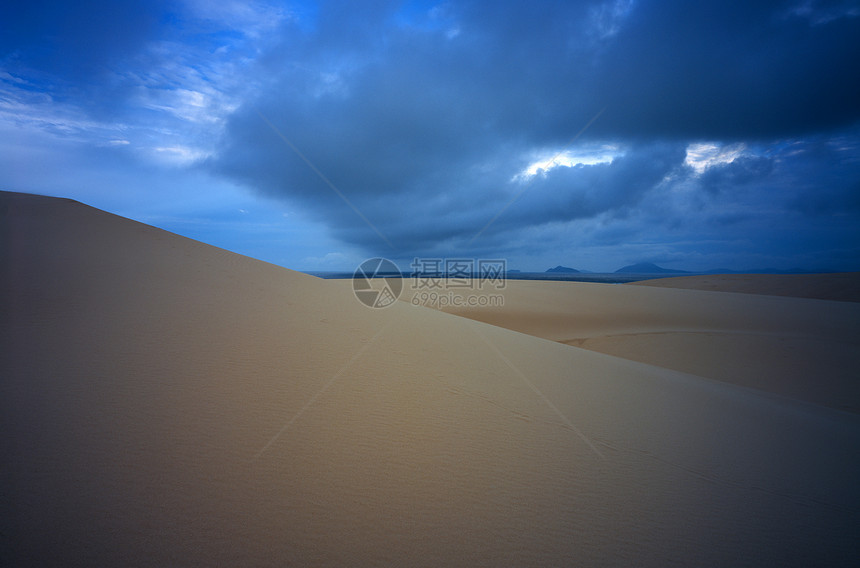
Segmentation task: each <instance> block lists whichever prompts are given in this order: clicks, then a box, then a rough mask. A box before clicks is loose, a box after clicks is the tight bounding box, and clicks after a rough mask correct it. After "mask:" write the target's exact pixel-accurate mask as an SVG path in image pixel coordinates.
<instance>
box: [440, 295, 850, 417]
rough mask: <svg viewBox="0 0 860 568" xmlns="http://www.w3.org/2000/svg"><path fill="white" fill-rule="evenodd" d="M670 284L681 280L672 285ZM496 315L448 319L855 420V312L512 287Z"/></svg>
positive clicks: (816, 305) (775, 300)
mask: <svg viewBox="0 0 860 568" xmlns="http://www.w3.org/2000/svg"><path fill="white" fill-rule="evenodd" d="M667 280H678V279H675V278H672V279H667ZM483 293H485V294H490V293H499V294H501V296H503V299H504V305H503V306H500V307H495V306H488V307H466V302H465V297H466V296H468V295H470V294H473V292H472V291H469V290H464V291H462V292H460V293H459V295H460V296H461V297H463V298H464V300H463V301H462V302H461V305H460V306H454V307H452V305H453V304H454V302H451V301H450V299H449V300H448V301H449V304H451V305H449V306H448V307H442V309H443V310H444V311H446V312H450V313H453V314H457V315H461V316H465V317H468V318H471V319H475V320H479V321H483V322H486V323H490V324H493V325H497V326H500V327H505V328H508V329H511V330H516V331H519V332H522V333H527V334H530V335H534V336H536V337H541V338H544V339H550V340H553V341H558V342H561V343H566V344H568V345H572V346H575V347H582V348H585V349H589V350H592V351H598V352H601V353H606V354H608V355H614V356H616V357H623V358H625V359H630V360H633V361H639V362H642V363H647V364H650V365H656V366H659V367H664V368H668V369H674V370H677V371H682V372H685V373H690V374H694V375H698V376H701V377H705V378H710V379H716V380H720V381H725V382H729V383H733V384H736V385H739V386H743V387H748V388H754V389H760V390H763V391H767V392H770V393H773V394H777V395H780V396H786V397H791V398H794V399H797V400H802V401H806V402H814V403H816V404H822V405H826V406H830V407H833V408H836V409H840V410H845V411H849V412H855V413H857V412H860V380H858V374H857V369H858V368H860V304H857V303H850V302H835V301H824V300H811V299H802V298H789V297H777V296H766V295H753V294H738V293H725V292H714V291H699V290H684V289H672V288H668V287H653V286H631V285H628V284H623V285H611V284H590V283H583V282H548V281H522V280H509V281H508V282H507V283H506V286H505V289H504V290H501V291H492V290H487V291H485V292H483Z"/></svg>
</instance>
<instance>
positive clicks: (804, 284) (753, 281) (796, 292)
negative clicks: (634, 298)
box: [630, 272, 860, 302]
mask: <svg viewBox="0 0 860 568" xmlns="http://www.w3.org/2000/svg"><path fill="white" fill-rule="evenodd" d="M630 284H631V285H633V286H658V287H661V288H684V289H688V290H711V291H713V292H738V293H742V294H766V295H769V296H791V297H793V298H815V299H818V300H836V301H842V302H860V272H838V273H834V274H711V275H705V276H676V277H674V278H657V279H654V280H643V281H641V282H631V283H630Z"/></svg>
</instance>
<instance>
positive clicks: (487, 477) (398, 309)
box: [0, 194, 860, 566]
mask: <svg viewBox="0 0 860 568" xmlns="http://www.w3.org/2000/svg"><path fill="white" fill-rule="evenodd" d="M630 288H631V289H635V288H632V287H630ZM641 290H645V289H644V288H643V289H641ZM652 291H653V292H659V293H671V292H670V291H666V290H652ZM632 301H633V300H632V299H631V302H632ZM0 302H2V303H0V313H2V318H0V377H2V379H1V380H0V421H2V422H0V444H2V451H3V454H2V455H3V456H4V459H3V462H2V467H1V468H0V563H2V564H3V565H28V566H30V565H40V566H50V565H63V566H68V565H127V566H134V565H145V566H155V565H158V566H163V565H178V566H186V565H188V566H190V565H222V566H223V565H237V566H239V565H241V566H249V565H256V566H263V565H271V566H283V565H290V564H294V565H331V566H343V565H405V566H409V565H415V566H418V565H434V566H439V565H443V566H447V565H452V566H457V565H461V566H475V565H518V566H528V565H534V566H537V565H543V566H545V565H617V566H622V565H624V566H627V565H642V566H667V565H678V566H681V565H684V566H689V565H699V566H709V565H713V566H725V565H763V564H767V563H776V564H779V565H809V564H823V563H828V562H830V563H840V562H841V563H848V562H849V561H850V560H851V559H854V558H856V557H857V554H858V553H860V545H858V543H857V542H856V538H855V537H856V534H857V531H858V528H860V505H858V503H860V490H859V489H858V487H857V484H856V479H857V478H858V475H860V457H858V453H857V448H858V447H860V419H858V417H857V416H856V415H854V414H849V413H844V412H839V411H835V410H832V409H830V408H826V407H823V406H820V405H813V404H808V403H805V402H797V401H793V400H788V399H785V398H780V397H773V396H770V395H768V394H766V393H763V392H759V391H754V390H750V389H745V388H738V387H735V386H733V385H730V384H726V383H723V382H716V381H710V380H706V379H701V378H698V377H695V376H692V375H687V374H683V373H679V372H674V371H670V370H666V369H660V368H658V367H653V366H648V365H642V364H639V363H635V362H632V361H627V360H623V359H618V358H615V357H610V356H606V355H602V354H599V353H593V352H590V351H586V350H582V349H575V348H571V347H570V346H567V345H563V344H561V343H557V342H553V341H547V340H545V339H541V338H538V337H533V336H530V335H524V334H521V333H517V332H514V331H509V330H506V329H502V328H499V327H494V326H490V325H487V324H484V323H481V322H478V321H472V320H468V319H465V318H458V317H455V316H452V315H449V314H445V313H441V312H439V311H435V310H430V309H424V308H417V307H413V306H411V305H409V304H406V303H398V304H396V305H395V306H393V307H391V308H387V309H385V310H371V309H368V308H365V307H364V306H362V305H360V304H359V303H358V302H357V301H356V300H355V299H354V298H353V297H352V295H351V292H350V290H349V289H348V287H346V286H345V283H344V282H336V281H331V282H326V281H322V280H318V279H316V278H312V277H309V276H306V275H302V274H299V273H295V272H291V271H288V270H285V269H282V268H278V267H275V266H272V265H268V264H265V263H262V262H258V261H254V260H251V259H247V258H244V257H241V256H238V255H235V254H231V253H228V252H225V251H222V250H218V249H215V248H212V247H209V246H206V245H203V244H200V243H196V242H193V241H190V240H187V239H183V238H181V237H177V236H175V235H171V234H168V233H165V232H163V231H159V230H157V229H153V228H150V227H146V226H144V225H140V224H137V223H134V222H131V221H128V220H123V219H121V218H118V217H114V216H111V215H108V214H105V213H102V212H99V211H96V210H93V209H91V208H88V207H85V206H83V205H80V204H77V203H73V202H68V201H64V200H57V199H46V198H36V197H26V196H19V195H13V194H0ZM643 309H644V308H643ZM621 311H622V312H623V310H621ZM645 311H646V312H647V309H646V310H645ZM637 314H638V315H637ZM597 315H598V314H595V318H597ZM610 315H611V314H610ZM646 315H647V313H639V312H635V313H634V315H629V316H628V317H629V318H632V319H633V320H634V321H635V322H638V323H637V325H639V324H641V325H645V323H644V321H640V320H642V318H644V317H646ZM691 317H692V316H691ZM798 317H800V316H798ZM598 319H599V318H598ZM604 319H607V318H606V317H604ZM608 319H612V318H611V317H609V318H608ZM594 325H595V326H597V327H600V326H601V325H603V326H605V328H606V329H611V328H613V327H614V326H616V325H618V324H617V323H614V322H612V321H607V322H605V323H604V324H600V323H599V322H598V321H597V319H595V321H594ZM725 325H728V323H726V324H725ZM762 325H765V324H764V323H762ZM828 325H830V326H831V327H832V328H833V329H832V330H831V331H830V332H828V333H831V332H832V333H837V332H838V329H840V326H843V325H844V323H842V322H840V321H836V322H832V323H830V324H828ZM828 329H830V328H828Z"/></svg>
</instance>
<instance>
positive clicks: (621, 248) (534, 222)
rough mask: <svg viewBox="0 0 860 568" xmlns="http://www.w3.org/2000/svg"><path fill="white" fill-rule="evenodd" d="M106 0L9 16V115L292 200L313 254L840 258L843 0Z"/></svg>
mask: <svg viewBox="0 0 860 568" xmlns="http://www.w3.org/2000/svg"><path fill="white" fill-rule="evenodd" d="M108 4H110V7H109V6H108ZM115 4H116V3H106V4H104V5H102V4H100V3H98V2H93V5H92V6H90V7H89V9H90V10H91V12H92V13H98V14H100V16H99V18H98V19H96V20H94V21H87V22H82V23H79V24H78V23H76V22H78V20H80V19H81V18H84V16H83V12H82V11H77V12H75V13H74V14H71V15H70V14H66V13H65V12H62V11H57V10H54V11H51V10H50V9H48V8H46V7H41V8H40V7H36V8H28V9H26V10H23V11H22V12H21V13H19V14H13V15H9V17H10V18H12V17H13V16H14V17H15V18H17V19H18V21H19V23H20V25H16V26H15V29H16V31H15V33H13V34H7V35H3V34H0V37H3V38H4V39H3V40H0V55H2V57H3V61H5V68H6V69H8V70H9V71H7V72H6V74H7V77H8V78H7V79H6V82H5V85H6V87H5V89H6V91H5V92H6V99H5V100H7V101H14V102H16V104H17V105H18V106H17V107H15V109H17V110H14V111H10V110H8V109H9V108H11V107H9V106H8V104H7V107H6V108H7V116H8V114H9V113H14V114H15V116H16V118H17V120H18V121H19V123H20V122H21V121H22V120H24V121H25V122H26V120H29V121H30V122H29V124H30V125H31V126H32V128H34V129H37V130H40V131H42V132H44V131H45V130H46V129H50V128H51V127H53V128H55V129H56V128H57V125H58V124H60V125H62V126H64V127H66V128H72V130H74V127H73V126H70V125H72V124H73V123H75V121H77V123H87V124H90V123H88V122H87V121H90V122H95V123H96V124H97V126H98V127H92V126H81V127H79V130H80V132H81V135H80V136H81V138H82V139H87V140H88V141H92V140H93V139H94V138H96V137H98V136H100V137H101V138H100V143H101V144H102V145H103V147H104V146H105V145H107V146H111V147H112V148H114V151H117V152H120V153H122V154H124V155H129V156H136V157H137V158H136V159H138V160H141V161H145V162H147V163H149V164H151V163H152V162H153V161H155V162H158V163H160V164H161V166H160V167H180V168H184V169H188V168H194V169H199V170H201V171H202V172H206V173H207V174H208V175H210V176H213V178H214V179H220V180H223V181H224V182H225V183H234V184H239V185H241V186H243V187H245V188H247V189H248V190H249V191H251V192H253V193H255V194H258V195H261V196H265V197H266V198H272V199H274V200H275V201H280V202H282V203H284V204H285V207H295V208H299V209H300V210H301V211H302V215H305V216H307V218H308V222H312V223H314V226H315V227H318V228H322V230H323V231H324V234H322V233H320V234H309V235H307V239H306V242H305V245H307V246H310V243H311V242H312V241H313V240H314V239H315V240H316V242H318V243H322V242H325V243H327V244H326V247H329V248H331V250H320V249H314V251H313V253H312V254H313V255H315V257H320V258H322V257H326V255H330V256H327V258H343V259H347V258H350V259H351V258H354V255H356V254H357V255H367V256H375V255H382V256H388V257H391V258H394V259H395V260H398V261H399V262H400V263H401V265H403V266H406V265H408V261H409V260H410V259H411V258H412V257H413V256H447V257H453V256H476V257H478V256H489V257H508V258H509V259H510V261H511V264H512V265H518V266H521V267H522V268H525V269H543V268H544V266H543V265H544V264H546V265H547V266H552V265H555V264H559V263H563V264H567V265H573V266H578V267H581V268H588V269H592V270H610V269H614V268H617V267H618V266H621V265H622V264H628V263H631V262H638V261H652V262H661V263H664V264H669V265H671V266H673V267H677V268H685V269H691V270H696V269H706V268H713V267H715V266H726V267H729V268H738V269H740V268H750V267H764V266H776V267H779V268H790V267H794V266H804V267H808V268H832V269H843V270H844V269H854V270H860V230H858V228H857V227H858V226H860V223H858V221H860V207H858V202H860V75H858V74H857V73H856V69H858V68H860V5H858V3H857V2H839V1H836V2H824V1H819V2H815V1H811V0H807V1H804V2H797V1H791V2H786V1H779V2H777V1H774V2H737V3H732V4H726V3H725V2H711V1H706V2H687V1H682V0H654V1H650V2H649V1H645V0H639V1H636V0H605V1H592V2H546V3H542V4H541V5H539V6H536V5H535V4H534V3H524V2H522V3H521V2H504V3H496V4H494V5H493V6H492V7H490V6H488V5H487V4H486V3H481V2H475V3H469V2H465V3H457V4H453V3H440V4H435V5H434V4H432V3H429V4H428V3H424V2H405V3H397V2H367V3H321V4H319V5H317V4H296V3H291V4H281V3H276V2H270V3H264V2H257V3H236V2H226V1H225V2H221V3H201V2H191V1H189V2H184V3H182V4H181V5H180V8H176V7H175V6H174V7H170V6H167V5H161V4H159V3H141V4H140V5H138V4H135V3H124V4H121V6H119V7H117V6H116V5H115ZM6 9H8V8H6ZM39 9H42V10H47V11H48V12H50V13H52V14H53V15H52V16H51V17H49V18H38V17H36V16H35V15H37V14H38V10H39ZM69 10H71V9H69ZM73 11H74V10H73ZM2 16H3V14H0V20H3V18H2ZM68 22H71V23H72V25H71V26H70V28H69V30H67V27H64V26H63V25H61V23H68ZM123 26H125V27H123ZM120 28H122V29H125V30H127V32H125V33H122V34H119V33H117V31H116V30H117V29H120ZM58 30H59V31H58ZM4 31H5V30H4ZM82 37H88V38H91V39H92V41H91V42H89V43H87V42H83V43H84V44H86V45H83V44H82V43H81V38H82ZM62 62H64V63H63V64H61V63H62ZM46 77H48V78H53V80H54V81H58V82H60V83H61V84H62V85H66V86H62V85H61V86H60V87H52V88H48V87H46V86H45V81H46V80H47V79H45V78H46ZM15 80H18V81H28V82H29V83H28V85H29V86H28V85H23V86H22V85H21V84H20V83H14V81H15ZM51 89H53V90H51ZM46 92H47V93H49V94H50V95H51V100H50V101H49V102H45V101H41V102H40V99H39V98H38V96H37V95H44V94H45V93H46ZM87 92H89V93H95V94H93V95H91V96H84V95H83V94H82V93H87ZM107 95H109V96H110V98H111V102H110V103H106V102H105V101H104V99H105V98H106V96H107ZM62 96H66V97H68V99H69V100H68V101H67V102H66V104H65V106H63V105H58V101H59V100H60V99H61V97H62ZM22 109H25V110H26V112H25V110H22ZM58 109H59V110H58ZM62 109H65V110H63V112H64V113H65V114H63V115H62V116H63V118H62V119H61V120H60V119H56V115H57V113H58V112H60V110H62ZM2 111H3V107H2V106H0V114H2ZM28 112H29V114H27V113H28ZM25 115H26V117H27V119H26V120H25V119H24V118H22V117H24V116H25ZM70 115H71V116H73V118H74V120H72V119H70V118H69V116H70ZM51 116H53V117H55V118H53V119H52V118H50V117H51ZM39 120H41V122H39ZM99 129H101V131H99ZM65 135H66V136H68V135H69V134H68V131H67V132H66V134H65ZM554 157H555V158H556V160H555V162H554V163H551V162H550V160H552V159H553V158H554ZM536 164H543V166H542V167H543V168H544V169H538V166H537V165H536ZM530 168H531V169H530ZM529 171H530V172H531V173H527V172H529ZM0 181H2V180H0ZM317 230H320V229H317ZM332 239H334V241H332ZM332 242H335V243H340V245H331V243H332ZM295 246H303V245H302V244H301V243H296V244H295ZM308 250H310V249H308ZM309 254H310V253H309ZM295 267H296V268H312V267H306V266H295ZM515 267H516V266H515ZM342 268H344V269H348V267H346V266H344V267H342Z"/></svg>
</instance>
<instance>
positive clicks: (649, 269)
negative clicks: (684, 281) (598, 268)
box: [615, 262, 690, 274]
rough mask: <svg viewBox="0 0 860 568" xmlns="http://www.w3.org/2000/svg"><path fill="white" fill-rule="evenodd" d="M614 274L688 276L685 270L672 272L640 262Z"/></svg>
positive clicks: (620, 269)
mask: <svg viewBox="0 0 860 568" xmlns="http://www.w3.org/2000/svg"><path fill="white" fill-rule="evenodd" d="M615 274H690V273H689V272H688V271H686V270H672V269H671V268H663V267H662V266H657V265H656V264H652V263H650V262H640V263H637V264H631V265H630V266H625V267H624V268H619V269H618V270H616V271H615Z"/></svg>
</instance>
